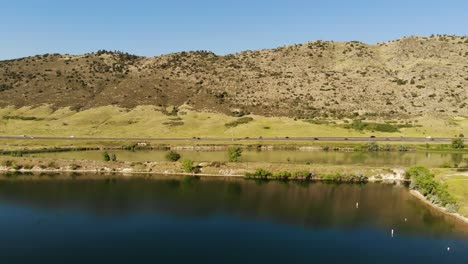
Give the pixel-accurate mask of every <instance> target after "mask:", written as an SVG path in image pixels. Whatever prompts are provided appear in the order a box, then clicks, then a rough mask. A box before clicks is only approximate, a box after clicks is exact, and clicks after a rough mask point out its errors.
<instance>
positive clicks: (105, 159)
mask: <svg viewBox="0 0 468 264" xmlns="http://www.w3.org/2000/svg"><path fill="white" fill-rule="evenodd" d="M102 158H103V159H104V161H110V156H109V153H107V151H106V152H104V153H102Z"/></svg>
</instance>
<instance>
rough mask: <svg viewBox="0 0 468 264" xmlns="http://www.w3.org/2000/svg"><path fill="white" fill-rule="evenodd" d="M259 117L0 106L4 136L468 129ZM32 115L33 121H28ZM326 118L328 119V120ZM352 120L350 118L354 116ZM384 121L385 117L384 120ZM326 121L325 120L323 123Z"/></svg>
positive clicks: (464, 127)
mask: <svg viewBox="0 0 468 264" xmlns="http://www.w3.org/2000/svg"><path fill="white" fill-rule="evenodd" d="M251 117H252V118H253V121H251V122H249V123H246V124H241V125H238V126H236V127H226V126H225V124H226V123H229V122H232V121H235V120H237V119H238V118H236V117H232V116H227V115H224V114H219V113H209V112H194V111H191V110H190V109H189V108H188V107H182V108H181V110H180V111H179V113H178V115H176V116H171V115H166V114H164V113H163V112H161V109H158V108H157V107H154V106H139V107H136V108H134V109H131V110H130V109H124V108H119V107H113V106H106V107H99V108H93V109H89V110H85V111H81V112H75V111H71V110H69V109H68V108H61V109H57V110H55V111H54V110H53V109H51V108H50V107H48V106H40V107H36V108H29V107H23V108H19V109H15V108H2V109H0V134H1V135H23V134H24V135H35V136H71V135H73V136H89V137H228V138H229V137H232V136H234V137H259V136H263V137H275V136H277V137H285V136H290V137H292V136H370V135H375V136H401V135H404V136H427V135H430V136H433V137H452V136H455V135H459V134H460V133H466V132H468V119H467V118H465V117H458V118H452V119H449V120H444V119H436V118H428V117H425V118H419V119H415V120H412V122H413V123H412V124H416V126H414V127H409V128H401V129H400V132H395V133H388V132H387V133H386V132H378V131H368V130H363V131H357V130H354V129H345V128H343V121H337V120H321V121H322V122H317V123H320V124H313V123H310V122H306V121H303V120H294V119H292V118H281V117H263V116H255V115H252V116H251ZM26 119H29V120H26ZM323 121H324V122H323ZM348 121H349V120H348ZM381 122H383V121H381ZM400 122H401V121H400ZM322 123H325V124H322Z"/></svg>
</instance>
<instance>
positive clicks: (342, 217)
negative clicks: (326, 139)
mask: <svg viewBox="0 0 468 264" xmlns="http://www.w3.org/2000/svg"><path fill="white" fill-rule="evenodd" d="M0 199H1V200H3V201H4V202H9V203H13V204H21V205H23V206H28V207H38V208H49V209H78V210H82V211H84V212H86V213H91V214H95V215H109V216H110V215H126V214H132V213H155V214H168V215H170V216H174V217H189V218H204V217H209V216H210V215H216V214H225V215H231V216H236V217H239V218H244V219H255V220H260V221H271V222H280V223H285V224H291V225H299V226H305V227H307V228H318V227H330V228H359V227H375V228H378V229H386V230H387V229H388V230H390V229H391V228H394V229H397V230H399V233H408V234H409V233H424V234H427V235H429V234H430V235H455V234H457V233H458V234H460V233H462V234H468V230H467V228H466V227H465V226H463V225H462V224H460V223H458V222H456V221H454V220H453V219H451V218H449V217H447V216H444V215H441V214H440V213H439V212H436V211H434V210H432V209H431V208H428V207H427V206H425V205H424V204H422V203H421V202H419V201H418V200H417V199H416V198H414V197H412V196H411V195H410V194H409V193H408V192H407V191H406V189H405V188H404V187H402V186H392V185H384V184H365V185H356V184H327V183H306V184H300V183H298V182H289V183H285V182H260V183H259V182H255V181H246V180H234V179H229V180H222V179H216V180H215V179H202V180H194V179H192V178H190V179H187V178H186V179H161V180H144V179H133V180H117V181H115V182H109V181H105V180H99V181H97V180H79V181H68V180H65V181H61V180H51V181H34V182H33V181H3V182H1V183H0ZM356 202H359V209H356ZM405 218H407V219H408V221H407V222H405V221H404V219H405Z"/></svg>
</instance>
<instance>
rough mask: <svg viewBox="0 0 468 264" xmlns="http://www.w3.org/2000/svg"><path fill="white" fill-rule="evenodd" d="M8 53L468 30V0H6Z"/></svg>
mask: <svg viewBox="0 0 468 264" xmlns="http://www.w3.org/2000/svg"><path fill="white" fill-rule="evenodd" d="M0 18H1V20H0V21H1V23H0V36H1V38H0V59H10V58H17V57H23V56H29V55H34V54H42V53H55V52H58V53H70V54H81V53H86V52H92V51H96V50H98V49H108V50H122V51H127V52H130V53H134V54H138V55H146V56H154V55H159V54H164V53H170V52H177V51H184V50H210V51H213V52H215V53H218V54H227V53H233V52H238V51H242V50H247V49H251V50H253V49H261V48H274V47H277V46H281V45H286V44H294V43H303V42H307V41H310V40H316V39H324V40H336V41H345V40H359V41H363V42H366V43H375V42H379V41H385V40H391V39H395V38H399V37H402V36H408V35H430V34H433V33H434V34H438V33H440V34H456V35H468V1H466V0H438V1H433V0H425V1H420V0H405V1H402V0H392V1H390V0H388V1H378V0H354V1H352V0H349V1H337V0H327V1H314V0H309V1H300V0H283V1H275V0H270V1H255V0H250V1H246V0H232V1H221V0H218V1H215V0H194V1H183V0H166V1H158V0H154V1H140V0H133V1H119V0H114V1H99V0H94V1H90V0H79V1H65V0H61V1H57V0H48V1H41V0H36V1H33V0H10V1H7V0H0Z"/></svg>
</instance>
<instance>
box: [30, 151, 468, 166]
mask: <svg viewBox="0 0 468 264" xmlns="http://www.w3.org/2000/svg"><path fill="white" fill-rule="evenodd" d="M110 152H111V153H115V154H116V155H117V158H118V159H119V160H122V161H132V162H143V161H163V160H165V158H164V156H165V155H166V153H167V151H160V150H159V151H158V150H154V151H123V150H117V151H110ZM179 152H180V154H181V155H182V156H183V157H187V158H189V159H192V160H194V161H228V156H227V151H193V150H184V151H179ZM102 153H103V152H102V151H76V152H56V153H41V154H32V155H31V156H34V157H46V158H64V159H78V160H102ZM464 159H468V154H463V153H429V152H428V153H425V152H335V151H329V152H327V151H294V150H274V151H255V150H245V151H244V152H243V153H242V158H241V161H244V162H291V163H307V162H308V163H316V164H333V165H341V164H360V165H367V166H406V167H408V166H412V165H414V164H422V165H426V166H434V167H438V166H440V165H442V164H443V163H446V162H447V163H449V164H450V165H453V164H459V163H460V162H462V161H463V160H464Z"/></svg>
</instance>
